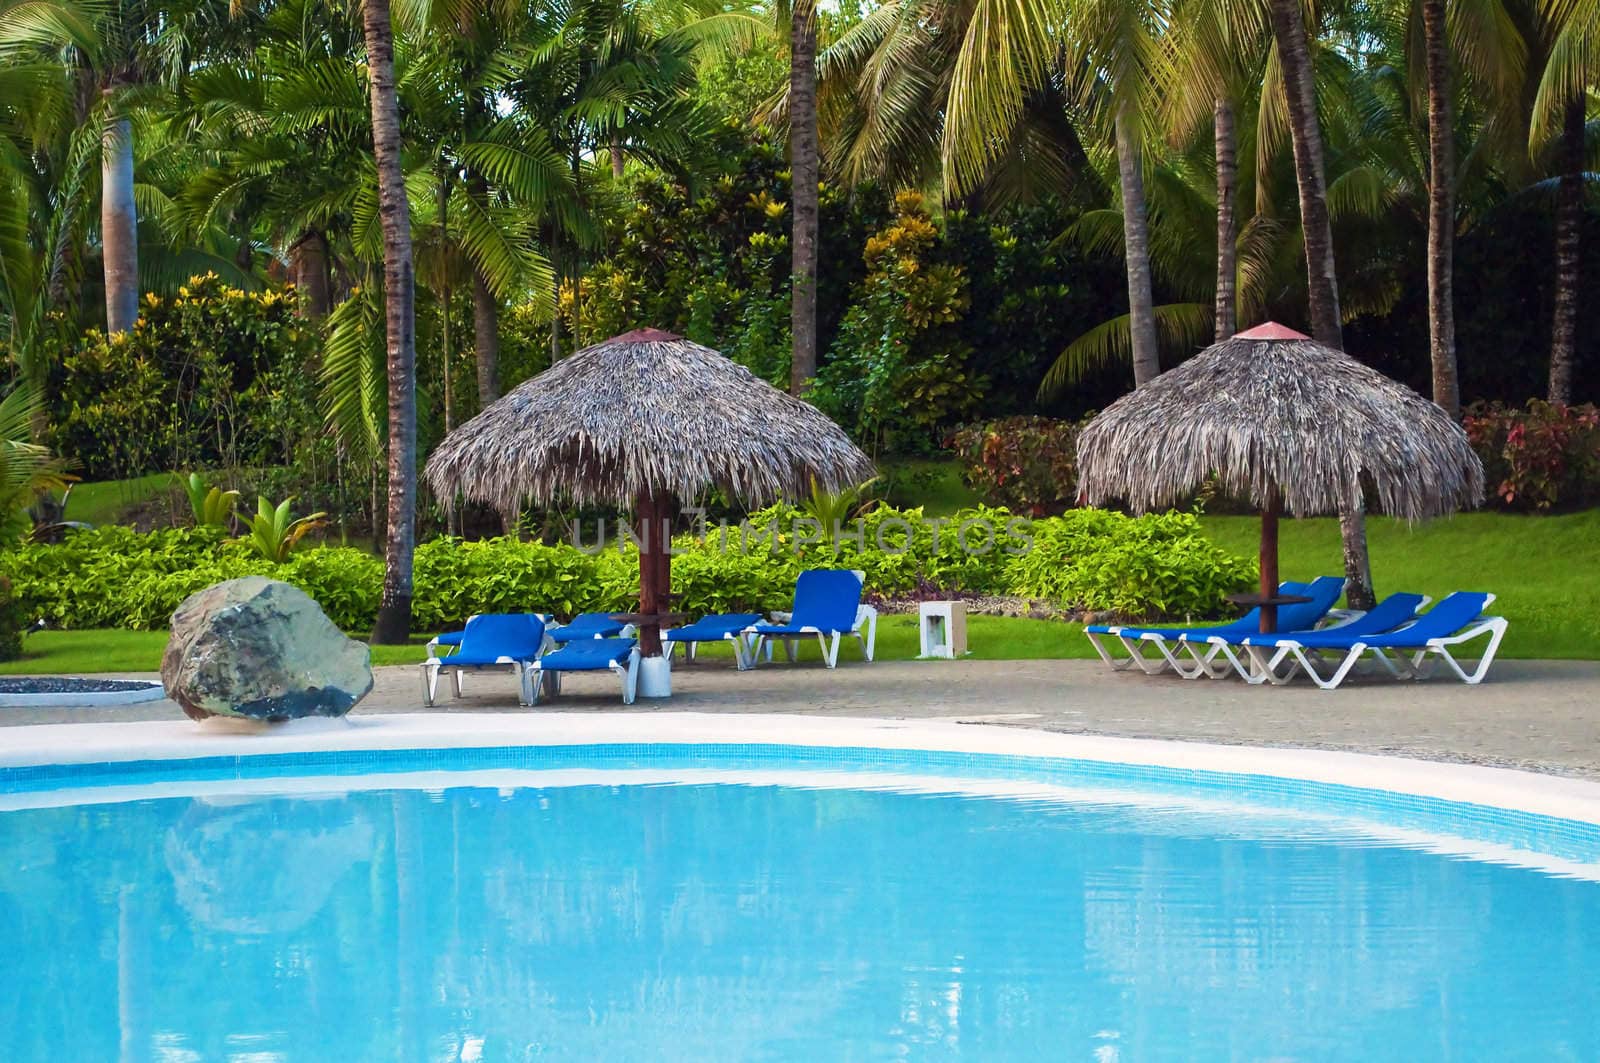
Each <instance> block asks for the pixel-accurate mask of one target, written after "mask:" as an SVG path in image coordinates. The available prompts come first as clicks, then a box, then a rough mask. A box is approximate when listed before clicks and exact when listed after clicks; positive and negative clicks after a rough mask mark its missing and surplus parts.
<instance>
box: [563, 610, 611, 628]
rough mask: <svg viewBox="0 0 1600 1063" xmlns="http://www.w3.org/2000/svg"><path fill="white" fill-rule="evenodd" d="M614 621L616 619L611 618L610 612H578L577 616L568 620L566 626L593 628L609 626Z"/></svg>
mask: <svg viewBox="0 0 1600 1063" xmlns="http://www.w3.org/2000/svg"><path fill="white" fill-rule="evenodd" d="M615 623H616V621H614V620H612V619H611V614H610V613H579V614H578V615H577V616H575V617H573V618H572V619H571V620H570V621H568V623H567V624H566V626H567V627H576V628H586V629H593V628H602V627H610V626H612V625H614V624H615Z"/></svg>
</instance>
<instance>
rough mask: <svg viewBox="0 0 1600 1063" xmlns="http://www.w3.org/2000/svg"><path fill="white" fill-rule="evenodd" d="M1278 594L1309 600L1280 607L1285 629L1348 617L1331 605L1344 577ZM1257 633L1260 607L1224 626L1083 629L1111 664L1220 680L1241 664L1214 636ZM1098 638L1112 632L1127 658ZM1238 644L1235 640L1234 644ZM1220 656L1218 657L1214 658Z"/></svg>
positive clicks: (1289, 586)
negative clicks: (1151, 653)
mask: <svg viewBox="0 0 1600 1063" xmlns="http://www.w3.org/2000/svg"><path fill="white" fill-rule="evenodd" d="M1278 590H1279V592H1280V593H1282V594H1297V595H1304V596H1306V597H1308V598H1310V599H1311V600H1310V601H1308V602H1301V603H1299V604H1296V605H1285V606H1280V607H1279V608H1278V627H1279V629H1280V630H1283V631H1303V630H1309V629H1311V628H1314V627H1316V626H1317V625H1318V624H1319V623H1322V622H1323V621H1324V620H1326V619H1328V618H1329V617H1330V616H1334V617H1337V618H1339V619H1346V618H1348V615H1347V614H1345V613H1343V612H1338V611H1335V610H1334V608H1333V603H1334V602H1336V601H1338V600H1339V595H1341V594H1343V593H1344V578H1343V577H1342V576H1318V577H1317V578H1316V579H1314V580H1312V581H1311V582H1310V583H1308V584H1307V583H1295V582H1286V583H1282V584H1280V585H1279V587H1278ZM1260 631H1261V611H1260V610H1259V609H1252V610H1250V611H1249V612H1248V613H1246V614H1245V615H1244V616H1241V617H1240V618H1239V619H1237V620H1234V621H1232V622H1230V623H1227V624H1212V625H1209V626H1205V627H1133V626H1117V625H1104V624H1091V625H1090V626H1089V627H1087V628H1085V629H1084V632H1085V634H1087V635H1088V636H1089V642H1090V643H1091V644H1092V645H1093V646H1094V648H1095V651H1096V652H1098V653H1099V654H1100V659H1101V660H1103V661H1105V662H1106V663H1107V664H1109V665H1110V666H1111V667H1113V668H1127V667H1128V666H1129V665H1130V664H1137V665H1138V666H1139V668H1140V669H1141V670H1143V671H1144V672H1145V673H1146V674H1148V675H1157V674H1159V673H1161V672H1163V671H1165V670H1166V669H1168V668H1171V669H1172V670H1173V671H1174V672H1177V673H1178V674H1179V675H1181V676H1183V678H1185V679H1198V678H1200V677H1201V676H1210V677H1212V678H1220V677H1222V676H1225V675H1227V674H1229V672H1231V671H1234V670H1235V669H1237V668H1239V667H1240V666H1239V663H1238V660H1237V658H1236V657H1234V655H1233V653H1232V650H1231V649H1230V648H1229V645H1228V644H1224V645H1221V646H1218V645H1216V644H1212V643H1210V642H1208V640H1209V639H1210V638H1212V637H1213V636H1221V637H1223V638H1224V639H1228V638H1232V639H1239V638H1243V637H1244V636H1246V635H1250V634H1259V633H1260ZM1097 636H1111V637H1113V638H1116V639H1118V640H1120V641H1121V643H1122V645H1123V648H1124V649H1126V650H1127V651H1128V654H1129V657H1128V658H1127V659H1119V658H1115V657H1113V656H1111V654H1110V653H1109V652H1108V651H1107V650H1106V648H1105V647H1104V646H1103V645H1101V642H1100V639H1099V638H1098V637H1097ZM1233 644H1234V645H1236V644H1237V643H1236V642H1235V643H1233ZM1147 646H1148V647H1152V648H1154V649H1155V650H1156V652H1157V654H1158V655H1157V656H1155V657H1150V656H1148V655H1146V654H1145V652H1144V649H1145V647H1147ZM1219 657H1220V658H1221V660H1218V658H1219Z"/></svg>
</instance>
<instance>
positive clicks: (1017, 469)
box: [950, 417, 1083, 517]
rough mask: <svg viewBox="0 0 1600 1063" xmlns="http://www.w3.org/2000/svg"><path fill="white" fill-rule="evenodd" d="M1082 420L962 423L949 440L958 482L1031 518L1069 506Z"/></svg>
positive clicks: (1015, 419)
mask: <svg viewBox="0 0 1600 1063" xmlns="http://www.w3.org/2000/svg"><path fill="white" fill-rule="evenodd" d="M1082 430H1083V422H1081V421H1057V420H1053V419H1051V418H1049V417H1003V418H1001V419H1000V420H998V421H988V422H985V423H983V424H974V425H965V426H963V427H961V428H958V429H957V430H956V431H955V433H954V434H953V435H952V436H951V437H950V448H951V449H952V450H954V451H955V452H956V454H957V455H958V456H959V457H960V459H961V481H962V482H963V483H965V484H966V485H967V486H968V487H970V488H972V489H973V490H974V491H976V492H978V494H979V495H980V496H981V497H982V498H983V500H984V501H985V502H987V503H988V504H990V505H992V506H1006V507H1008V508H1010V509H1014V510H1016V511H1017V512H1018V513H1026V514H1028V515H1029V516H1031V517H1042V516H1045V515H1046V514H1050V513H1060V512H1062V511H1064V510H1067V509H1070V508H1072V505H1073V503H1074V500H1075V499H1076V498H1077V495H1078V433H1079V432H1080V431H1082Z"/></svg>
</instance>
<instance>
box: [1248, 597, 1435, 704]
mask: <svg viewBox="0 0 1600 1063" xmlns="http://www.w3.org/2000/svg"><path fill="white" fill-rule="evenodd" d="M1430 601H1432V599H1431V598H1429V597H1428V596H1427V595H1425V594H1391V595H1389V596H1388V597H1387V598H1385V599H1384V600H1383V601H1381V602H1379V603H1378V604H1377V605H1375V606H1373V607H1372V608H1371V609H1369V610H1368V611H1366V612H1365V613H1359V614H1357V615H1356V616H1355V617H1354V618H1353V619H1351V620H1347V621H1345V622H1344V623H1342V624H1334V625H1332V626H1329V627H1322V628H1317V629H1316V630H1315V631H1308V632H1302V633H1283V632H1275V633H1273V634H1271V635H1263V634H1261V633H1260V632H1259V631H1253V632H1250V633H1249V634H1247V635H1244V636H1243V637H1239V636H1236V635H1235V636H1228V641H1229V642H1230V643H1232V644H1233V645H1236V646H1243V647H1244V648H1245V650H1246V652H1247V653H1248V655H1249V658H1250V666H1249V674H1247V675H1246V676H1245V681H1246V682H1249V683H1252V684H1254V683H1277V684H1282V683H1287V682H1289V680H1291V679H1293V678H1294V673H1295V670H1296V669H1297V668H1303V669H1305V671H1306V673H1307V674H1309V675H1315V674H1316V665H1315V661H1316V659H1317V658H1319V657H1320V656H1321V651H1318V650H1315V649H1311V650H1308V649H1307V648H1306V647H1305V646H1304V645H1302V644H1301V642H1300V641H1298V640H1299V639H1300V638H1310V637H1312V636H1315V637H1316V638H1318V639H1323V638H1325V637H1327V636H1334V637H1335V639H1338V638H1345V639H1354V638H1355V637H1357V636H1359V635H1381V634H1384V633H1385V632H1389V631H1393V630H1395V629H1396V628H1399V627H1403V626H1405V625H1406V624H1409V623H1411V622H1412V621H1414V620H1416V618H1417V613H1418V611H1419V610H1422V609H1425V608H1427V605H1428V603H1429V602H1430ZM1285 661H1288V667H1287V668H1283V670H1281V671H1280V667H1281V666H1282V665H1283V663H1284V662H1285Z"/></svg>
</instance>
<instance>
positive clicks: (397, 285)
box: [361, 0, 417, 645]
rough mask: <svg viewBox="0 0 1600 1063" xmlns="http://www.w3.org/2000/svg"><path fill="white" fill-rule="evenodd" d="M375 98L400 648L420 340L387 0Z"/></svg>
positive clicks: (377, 637)
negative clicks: (418, 336)
mask: <svg viewBox="0 0 1600 1063" xmlns="http://www.w3.org/2000/svg"><path fill="white" fill-rule="evenodd" d="M361 16H362V28H363V30H364V32H365V36H366V42H367V70H368V78H369V80H370V82H371V92H372V152H373V157H374V158H375V160H376V161H377V167H378V203H379V207H378V212H379V216H380V218H381V219H382V224H383V282H384V303H385V307H386V313H385V330H386V332H387V335H388V378H389V514H388V518H389V519H388V533H387V537H386V539H385V544H384V556H383V562H384V570H383V596H382V598H381V599H380V600H379V603H378V620H377V623H376V625H375V626H374V627H373V630H372V641H373V642H374V643H377V644H379V645H398V644H402V643H404V642H405V641H406V640H407V639H408V638H410V636H411V587H412V583H411V559H412V553H413V551H414V550H415V548H416V508H417V337H416V305H415V303H416V293H415V288H414V284H415V281H414V278H413V275H412V265H411V213H410V209H409V204H408V203H407V201H406V188H405V173H404V171H403V170H402V169H401V166H400V148H401V141H400V105H399V101H398V98H397V97H396V94H395V79H394V30H393V27H392V25H391V23H390V20H389V0H362V4H361Z"/></svg>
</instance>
